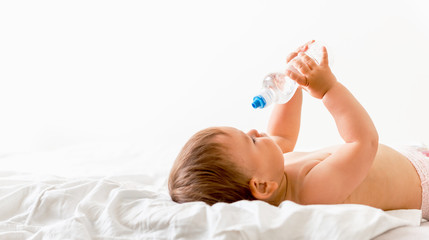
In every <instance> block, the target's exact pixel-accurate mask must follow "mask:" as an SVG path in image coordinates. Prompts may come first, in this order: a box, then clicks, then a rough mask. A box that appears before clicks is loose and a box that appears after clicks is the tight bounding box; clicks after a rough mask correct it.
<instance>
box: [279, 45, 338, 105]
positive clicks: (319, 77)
mask: <svg viewBox="0 0 429 240" xmlns="http://www.w3.org/2000/svg"><path fill="white" fill-rule="evenodd" d="M307 47H308V45H307ZM322 52H323V55H322V60H321V61H320V64H317V63H316V61H315V60H314V59H312V58H311V57H309V56H307V55H306V54H305V53H304V52H300V53H299V54H298V56H299V57H297V58H294V59H293V60H292V62H291V63H292V64H293V66H294V67H295V68H296V70H298V71H299V73H295V72H292V71H290V70H289V69H288V70H286V75H287V76H288V77H290V78H291V79H292V80H294V81H296V82H297V83H298V84H299V85H300V86H301V87H302V88H303V89H304V90H306V91H307V92H308V93H310V95H311V96H313V97H315V98H319V99H321V98H323V96H324V95H325V93H326V92H328V90H329V89H330V88H331V87H332V86H333V85H334V84H335V83H336V81H337V79H336V78H335V76H334V74H332V72H331V69H330V68H329V63H328V52H327V50H326V47H323V48H322ZM289 61H290V60H289Z"/></svg>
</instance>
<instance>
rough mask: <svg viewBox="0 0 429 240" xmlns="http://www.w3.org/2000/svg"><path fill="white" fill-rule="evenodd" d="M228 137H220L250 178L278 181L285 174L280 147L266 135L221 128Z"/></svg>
mask: <svg viewBox="0 0 429 240" xmlns="http://www.w3.org/2000/svg"><path fill="white" fill-rule="evenodd" d="M221 129H222V130H224V131H225V132H226V133H227V134H228V135H227V136H220V137H219V141H221V142H222V143H224V144H226V145H227V147H228V148H229V149H230V151H231V154H232V156H233V161H235V163H236V164H237V165H238V166H240V168H242V169H244V171H245V173H246V174H249V176H250V177H257V178H260V179H266V180H278V179H277V178H278V177H280V178H281V177H283V174H284V158H283V153H282V150H281V149H280V147H279V146H278V145H277V144H276V143H275V142H274V140H273V139H271V138H270V137H269V136H268V135H267V134H265V133H259V132H258V131H256V130H254V129H253V130H251V131H249V132H248V133H244V132H242V131H240V130H238V129H235V128H231V127H221Z"/></svg>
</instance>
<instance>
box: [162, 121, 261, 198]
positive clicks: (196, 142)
mask: <svg viewBox="0 0 429 240" xmlns="http://www.w3.org/2000/svg"><path fill="white" fill-rule="evenodd" d="M221 135H223V136H228V134H227V133H226V132H224V131H222V130H221V129H219V128H216V127H211V128H207V129H204V130H201V131H199V132H197V133H196V134H194V135H193V136H192V137H191V138H190V139H189V140H188V142H187V143H186V144H185V146H184V147H183V148H182V150H181V151H180V153H179V155H178V156H177V158H176V161H175V162H174V164H173V167H172V169H171V172H170V177H169V180H168V190H169V192H170V196H171V199H172V200H173V201H175V202H178V203H184V202H192V201H203V202H205V203H207V204H209V205H213V204H215V203H217V202H227V203H232V202H236V201H239V200H243V199H247V200H255V198H254V197H253V195H252V193H251V191H250V187H249V181H250V177H247V176H245V175H244V174H243V173H242V172H241V171H240V170H239V169H238V168H237V166H236V165H235V164H234V163H233V162H232V160H231V154H229V150H228V148H227V147H226V146H225V145H222V143H221V142H219V141H216V139H217V138H216V137H217V136H221Z"/></svg>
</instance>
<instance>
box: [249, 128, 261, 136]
mask: <svg viewBox="0 0 429 240" xmlns="http://www.w3.org/2000/svg"><path fill="white" fill-rule="evenodd" d="M247 134H248V135H253V136H257V137H258V136H259V132H258V130H256V129H252V130H250V131H249V132H248V133H247Z"/></svg>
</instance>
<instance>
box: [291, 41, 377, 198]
mask: <svg viewBox="0 0 429 240" xmlns="http://www.w3.org/2000/svg"><path fill="white" fill-rule="evenodd" d="M301 59H302V60H298V61H296V62H295V64H294V66H295V67H296V68H297V69H298V70H299V71H300V73H301V74H296V73H293V72H290V71H288V72H287V74H288V75H289V76H290V77H291V78H292V79H294V80H295V81H297V82H298V84H300V85H301V86H302V87H303V88H304V89H305V90H306V91H308V92H309V93H310V94H311V95H312V96H313V97H316V98H319V99H320V98H321V99H322V101H323V103H324V105H325V106H326V108H327V109H328V110H329V112H330V113H331V115H332V116H333V118H334V119H335V123H336V125H337V128H338V131H339V133H340V135H341V137H342V138H343V140H344V142H345V144H344V145H343V146H341V147H340V148H339V149H338V150H337V151H336V152H335V153H333V154H332V155H331V156H329V157H328V158H326V159H325V160H323V161H322V162H320V163H319V164H317V165H316V166H315V167H314V168H313V169H311V170H310V171H309V173H308V174H307V175H306V177H305V178H304V182H303V186H302V189H303V191H302V192H301V194H300V197H301V200H302V201H303V202H304V203H308V204H310V203H342V202H343V201H344V200H345V199H346V198H347V197H348V196H349V195H350V194H351V193H352V192H353V191H354V189H355V188H356V187H357V186H358V185H359V184H360V183H361V182H362V181H363V180H364V179H365V177H366V176H367V174H368V172H369V169H370V168H371V165H372V163H373V160H374V158H375V154H376V152H377V147H378V134H377V130H376V129H375V126H374V124H373V122H372V120H371V118H370V117H369V115H368V113H367V112H366V111H365V109H364V108H363V107H362V106H361V105H360V103H359V102H358V101H357V100H356V99H355V98H354V97H353V95H352V94H351V93H350V92H349V91H348V90H347V89H346V88H345V87H344V86H343V85H342V84H341V83H339V82H338V81H337V80H336V78H335V76H334V75H333V74H332V72H331V70H330V68H329V65H328V55H327V51H326V48H323V57H322V60H321V63H320V65H318V64H317V63H316V62H314V60H312V59H311V58H309V57H308V56H306V55H303V56H302V58H301Z"/></svg>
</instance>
